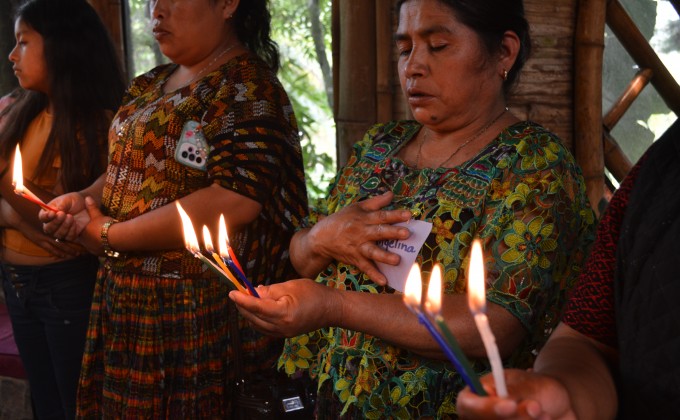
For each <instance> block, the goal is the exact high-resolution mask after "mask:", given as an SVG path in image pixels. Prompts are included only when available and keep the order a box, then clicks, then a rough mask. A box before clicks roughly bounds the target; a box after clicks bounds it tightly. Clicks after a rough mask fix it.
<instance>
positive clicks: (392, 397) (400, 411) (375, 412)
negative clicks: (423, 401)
mask: <svg viewBox="0 0 680 420" xmlns="http://www.w3.org/2000/svg"><path fill="white" fill-rule="evenodd" d="M410 400H411V397H410V396H409V395H408V394H407V395H403V390H402V388H401V387H399V386H395V387H394V388H392V389H391V390H390V388H389V386H385V387H383V389H382V391H381V392H380V394H378V393H375V394H373V395H371V399H370V405H371V410H369V411H368V412H367V413H366V418H367V419H381V418H387V419H409V418H410V414H409V412H408V410H406V404H408V402H409V401H410Z"/></svg>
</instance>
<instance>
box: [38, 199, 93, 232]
mask: <svg viewBox="0 0 680 420" xmlns="http://www.w3.org/2000/svg"><path fill="white" fill-rule="evenodd" d="M47 204H48V205H49V206H50V207H52V208H55V209H57V210H58V211H56V212H54V211H51V210H45V209H42V210H40V213H38V218H39V219H40V221H41V222H42V223H43V231H44V232H45V233H46V234H47V235H50V236H52V237H53V238H58V239H59V240H66V241H74V240H75V239H76V238H78V236H79V235H80V233H81V232H82V231H83V229H85V226H87V224H88V223H89V221H90V216H89V215H88V213H87V210H86V209H85V197H84V196H83V195H82V194H80V193H77V192H72V193H68V194H64V195H60V196H59V197H56V198H54V199H53V200H52V201H50V202H49V203H47Z"/></svg>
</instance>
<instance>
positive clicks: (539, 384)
mask: <svg viewBox="0 0 680 420" xmlns="http://www.w3.org/2000/svg"><path fill="white" fill-rule="evenodd" d="M504 374H505V380H506V381H507V385H508V392H509V394H510V395H509V396H508V397H506V398H501V397H498V396H497V395H496V392H495V391H496V390H495V386H494V381H493V375H491V374H487V375H485V376H483V377H482V378H480V380H481V382H482V385H483V386H484V389H485V390H486V391H487V392H488V393H489V395H488V396H478V395H476V394H474V393H473V392H472V391H471V390H470V388H465V389H464V390H463V391H461V392H460V393H459V394H458V400H457V403H456V404H457V410H458V415H459V416H460V418H461V419H468V420H469V419H505V420H508V419H513V420H519V419H541V420H567V419H569V420H572V419H576V415H575V414H574V411H573V408H572V406H571V399H570V398H569V393H568V392H567V390H566V388H565V387H564V385H562V383H561V382H559V381H558V380H557V379H555V378H552V377H550V376H548V375H543V374H540V373H536V372H533V371H531V370H528V371H527V370H520V369H505V371H504Z"/></svg>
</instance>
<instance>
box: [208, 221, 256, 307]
mask: <svg viewBox="0 0 680 420" xmlns="http://www.w3.org/2000/svg"><path fill="white" fill-rule="evenodd" d="M218 230H219V232H218V234H219V238H218V246H219V251H220V257H222V260H223V261H224V263H225V264H226V265H227V266H229V268H230V269H231V271H233V272H234V273H236V277H238V278H239V280H241V282H242V283H243V284H244V285H245V286H246V287H247V288H248V291H250V294H251V295H253V296H255V297H260V295H259V294H258V293H257V291H256V290H255V288H254V287H253V284H252V283H251V282H250V281H248V278H247V277H246V275H245V273H244V272H243V269H242V268H241V265H240V264H239V263H238V260H237V259H236V255H234V251H233V250H232V248H231V246H230V245H229V235H228V234H227V223H226V222H225V221H224V215H223V214H220V220H219V229H218Z"/></svg>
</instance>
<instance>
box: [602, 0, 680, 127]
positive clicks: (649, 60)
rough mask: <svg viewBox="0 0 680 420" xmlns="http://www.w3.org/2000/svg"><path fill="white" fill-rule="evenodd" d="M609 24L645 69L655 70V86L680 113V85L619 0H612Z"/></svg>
mask: <svg viewBox="0 0 680 420" xmlns="http://www.w3.org/2000/svg"><path fill="white" fill-rule="evenodd" d="M607 25H609V27H610V28H611V29H612V31H613V32H614V34H616V37H617V38H618V40H619V41H620V42H621V45H623V47H624V48H625V49H626V51H628V53H629V54H630V56H631V57H632V58H633V60H634V61H635V62H636V63H637V64H638V65H639V66H640V67H641V68H650V69H652V71H654V77H652V81H651V83H652V85H653V86H654V87H655V88H656V90H657V92H658V93H659V95H660V96H661V98H662V99H663V100H664V102H666V105H668V107H669V108H670V109H671V110H672V111H673V112H675V113H676V115H680V85H678V83H677V82H676V81H675V78H674V77H673V75H672V74H671V73H670V72H669V71H668V69H667V68H666V66H665V65H664V64H663V62H662V61H661V59H660V58H659V56H658V55H656V52H654V49H653V48H652V47H651V46H650V45H649V42H648V41H647V39H646V38H645V37H644V35H642V33H641V32H640V30H639V29H638V28H637V25H635V22H634V21H633V19H631V17H630V16H629V15H628V13H627V12H626V10H625V9H624V8H623V6H621V3H619V1H618V0H609V2H608V4H607Z"/></svg>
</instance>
